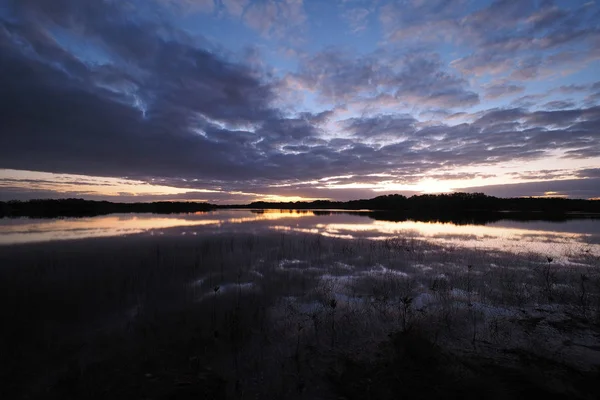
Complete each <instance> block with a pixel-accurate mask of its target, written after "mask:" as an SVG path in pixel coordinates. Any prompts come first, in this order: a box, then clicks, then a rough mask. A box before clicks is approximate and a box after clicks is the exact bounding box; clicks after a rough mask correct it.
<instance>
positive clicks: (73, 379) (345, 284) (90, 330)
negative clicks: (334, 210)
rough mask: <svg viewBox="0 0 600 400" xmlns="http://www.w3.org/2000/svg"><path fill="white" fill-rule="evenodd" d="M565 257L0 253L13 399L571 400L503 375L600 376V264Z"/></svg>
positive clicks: (224, 240) (323, 244)
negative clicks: (517, 395)
mask: <svg viewBox="0 0 600 400" xmlns="http://www.w3.org/2000/svg"><path fill="white" fill-rule="evenodd" d="M566 257H567V258H566V260H567V261H569V262H568V263H567V264H561V262H559V261H558V260H554V259H553V260H549V259H548V256H546V255H544V254H531V253H526V252H524V253H522V254H519V253H508V252H500V251H489V250H467V249H461V248H458V247H456V246H454V247H442V246H437V245H433V244H430V243H427V242H425V241H421V240H418V239H416V238H397V239H388V240H381V241H370V240H355V241H350V240H342V239H333V238H325V237H322V236H312V235H295V234H272V235H262V236H256V235H248V234H235V235H233V234H231V235H221V236H212V237H193V238H192V237H185V238H182V237H168V236H165V237H161V238H153V239H147V238H146V239H143V238H141V237H130V238H127V239H125V240H124V239H116V238H115V239H94V240H85V241H73V242H68V243H60V244H54V243H47V244H36V245H27V246H12V247H3V248H0V265H1V267H0V312H1V315H2V316H3V321H4V324H3V328H2V330H0V355H1V358H2V360H4V362H3V363H2V366H1V367H0V377H1V378H2V383H3V385H2V387H1V388H0V397H2V398H20V397H22V398H25V397H27V398H67V397H70V398H91V399H93V398H114V397H115V396H118V397H123V396H129V397H131V398H144V397H148V398H150V397H151V398H161V397H165V398H169V397H170V398H180V397H181V398H192V397H195V398H319V397H320V398H328V396H329V397H333V398H336V397H337V396H345V397H346V398H369V396H370V398H396V397H397V396H398V394H399V393H403V394H405V395H407V394H411V395H413V396H415V395H419V396H421V395H422V396H421V397H423V396H425V395H428V396H434V397H435V396H436V395H443V394H444V393H448V391H450V393H454V394H456V395H461V396H465V397H467V398H469V396H471V398H474V397H477V396H475V394H481V395H483V394H485V383H490V382H491V384H493V386H494V387H499V388H501V389H502V390H508V391H510V390H513V389H514V388H513V387H512V386H511V385H517V384H521V385H524V387H527V388H529V389H531V390H532V391H534V389H537V390H539V391H544V390H550V392H552V393H554V392H556V391H557V390H558V392H560V393H563V392H564V390H563V391H561V390H562V389H560V388H559V389H560V390H559V389H556V388H550V389H548V388H547V387H545V386H544V385H540V384H538V383H536V384H533V383H531V382H529V381H527V382H525V383H523V382H522V381H519V380H518V379H517V381H518V382H517V381H514V382H513V381H512V380H510V379H508V378H507V381H501V382H499V381H498V379H497V378H495V376H496V375H495V373H496V372H498V371H496V370H494V368H497V369H499V371H500V373H501V374H505V375H506V376H512V375H511V374H513V375H514V374H517V375H518V374H519V373H521V372H522V369H521V362H522V360H523V357H529V358H528V359H529V360H530V361H531V360H534V361H535V362H534V361H531V362H532V363H533V364H532V365H533V366H532V368H533V370H536V371H537V370H538V369H539V370H540V371H541V372H540V373H542V372H543V370H544V368H547V363H549V362H550V361H547V360H551V362H552V363H555V364H556V365H555V364H552V365H553V367H552V371H553V373H555V372H556V371H557V370H558V372H556V373H557V374H559V375H560V376H561V377H562V378H561V379H563V378H564V380H565V382H567V383H568V382H569V379H571V378H572V377H573V376H575V375H577V376H579V377H581V376H584V377H587V376H588V375H589V374H593V372H589V371H591V370H593V368H594V365H596V364H597V363H598V364H600V357H599V355H600V348H599V347H598V345H597V338H598V333H599V331H600V329H599V326H598V324H599V323H600V317H599V316H600V311H599V309H600V270H599V269H600V256H599V255H597V254H594V253H593V252H589V251H587V252H586V251H585V249H582V251H580V252H578V251H575V250H573V251H572V252H571V253H570V254H568V255H566ZM540 360H541V361H540ZM544 360H546V361H544ZM493 365H496V367H494V366H493ZM498 365H500V366H498ZM494 371H495V372H494ZM573 371H575V372H573ZM582 374H583V375H582ZM586 374H588V375H586ZM518 376H519V379H529V378H530V376H529V375H527V376H526V377H525V378H522V375H518ZM511 379H512V378H511ZM578 379H579V378H578ZM586 379H587V378H586ZM590 379H591V378H590ZM481 382H484V384H481ZM585 382H587V381H585ZM585 382H584V383H585ZM463 384H464V385H466V386H465V387H467V388H470V389H469V390H471V392H469V391H467V392H465V391H464V390H463V389H460V387H461V386H460V385H463ZM357 385H358V386H360V387H357ZM428 385H429V386H432V385H433V386H432V387H429V386H428ZM436 385H437V386H436ZM464 385H463V386H464ZM565 385H566V383H565ZM580 386H581V388H580V389H578V390H579V391H577V390H575V392H572V391H568V395H570V396H575V397H577V396H578V395H582V396H583V395H589V393H590V390H592V389H590V388H591V386H589V387H588V386H586V384H582V385H580ZM569 387H570V386H569ZM529 389H528V390H529ZM565 390H566V389H565ZM569 390H571V389H569ZM420 391H421V392H420ZM550 392H549V393H550ZM419 393H420V394H419ZM502 393H504V392H502ZM507 393H508V392H507ZM565 393H567V392H565ZM185 396H188V397H185ZM360 396H363V397H360ZM364 396H366V397H364ZM419 396H417V397H419ZM507 397H510V396H509V395H506V396H504V395H501V396H499V397H498V398H507Z"/></svg>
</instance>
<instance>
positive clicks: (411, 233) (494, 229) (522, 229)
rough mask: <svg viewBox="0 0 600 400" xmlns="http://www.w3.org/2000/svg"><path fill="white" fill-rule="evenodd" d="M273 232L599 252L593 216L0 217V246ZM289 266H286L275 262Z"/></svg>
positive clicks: (599, 230)
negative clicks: (478, 220) (469, 221)
mask: <svg viewBox="0 0 600 400" xmlns="http://www.w3.org/2000/svg"><path fill="white" fill-rule="evenodd" d="M272 231H279V232H289V233H300V234H320V235H322V236H326V237H334V238H341V239H376V240H383V239H390V238H400V239H422V240H427V241H431V242H434V243H438V244H442V245H451V246H460V247H471V248H478V249H496V250H506V249H507V248H510V249H511V251H536V252H544V253H546V254H553V255H555V256H558V255H560V254H561V253H564V251H566V250H567V248H568V247H569V246H572V245H573V244H581V245H583V244H586V245H588V247H590V249H591V250H592V251H594V252H595V253H600V222H599V221H598V220H577V221H567V222H565V223H556V222H543V221H542V222H540V221H535V222H531V223H530V222H513V221H500V222H496V223H493V224H488V225H454V224H452V223H436V222H420V221H400V222H393V221H382V220H374V219H371V218H368V214H364V213H360V214H359V213H352V212H348V213H328V214H325V215H322V214H319V213H315V212H312V211H300V212H296V211H293V210H291V211H290V210H283V211H280V210H264V211H260V212H257V211H252V210H218V211H214V212H204V213H193V214H170V215H152V214H114V215H108V216H99V217H92V218H65V219H48V220H45V219H44V220H42V219H25V218H18V219H0V244H11V243H27V242H40V241H50V240H61V239H77V238H91V237H103V236H124V235H129V234H142V233H146V234H150V235H155V234H158V235H162V234H169V235H174V234H176V235H192V236H194V235H212V234H232V233H252V234H257V235H260V234H262V233H266V232H272ZM281 267H283V268H290V267H292V266H283V265H282V266H281Z"/></svg>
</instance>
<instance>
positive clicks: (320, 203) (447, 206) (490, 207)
mask: <svg viewBox="0 0 600 400" xmlns="http://www.w3.org/2000/svg"><path fill="white" fill-rule="evenodd" d="M218 208H247V209H312V210H325V209H340V210H373V211H384V212H387V216H388V218H390V217H391V218H395V219H392V220H399V218H411V219H415V218H417V219H428V220H431V219H432V218H438V219H440V218H447V219H449V220H451V221H457V220H458V221H460V220H461V219H463V220H467V221H470V220H477V219H479V220H482V221H489V220H492V221H494V220H496V221H497V220H499V219H503V218H505V217H506V213H507V212H508V213H511V218H517V219H542V218H543V219H551V220H561V219H565V218H567V216H568V217H569V218H571V217H572V216H573V215H572V214H577V213H579V214H600V200H582V199H563V198H498V197H492V196H486V195H485V194H483V193H452V194H437V195H419V196H412V197H405V196H402V195H387V196H379V197H375V198H373V199H368V200H351V201H345V202H341V201H329V200H316V201H312V202H288V203H269V202H254V203H250V204H242V205H221V206H218V205H214V204H209V203H195V202H156V203H111V202H108V201H89V200H82V199H62V200H29V201H8V202H0V217H49V218H52V217H61V216H68V217H78V216H95V215H103V214H110V213H189V212H198V211H210V210H214V209H218ZM381 215H384V214H381ZM519 215H520V216H519Z"/></svg>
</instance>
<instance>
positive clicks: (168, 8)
mask: <svg viewBox="0 0 600 400" xmlns="http://www.w3.org/2000/svg"><path fill="white" fill-rule="evenodd" d="M0 110H1V112H0V200H12V199H19V200H26V199H31V198H65V197H79V198H85V199H93V200H98V199H102V200H110V201H123V202H130V201H158V200H160V201H163V200H178V201H209V202H211V203H246V202H251V201H256V200H267V201H298V200H313V199H332V200H350V199H359V198H371V197H375V196H378V195H382V194H390V193H400V194H404V195H407V196H410V195H413V194H421V193H446V192H452V191H466V192H483V193H486V194H488V195H494V196H500V197H517V196H564V197H571V198H598V197H600V5H599V4H598V3H596V2H594V1H577V0H569V1H567V0H519V1H516V0H495V1H489V0H397V1H393V0H331V1H326V0H52V1H47V0H0Z"/></svg>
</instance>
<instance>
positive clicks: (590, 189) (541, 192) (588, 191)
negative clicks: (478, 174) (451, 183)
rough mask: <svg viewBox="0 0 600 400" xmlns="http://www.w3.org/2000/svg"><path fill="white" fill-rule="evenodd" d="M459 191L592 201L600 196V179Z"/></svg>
mask: <svg viewBox="0 0 600 400" xmlns="http://www.w3.org/2000/svg"><path fill="white" fill-rule="evenodd" d="M457 190H458V191H464V192H468V193H477V192H483V193H485V194H487V195H490V196H498V197H528V196H546V195H547V194H548V193H551V194H552V195H553V196H556V195H567V196H569V197H573V198H584V199H591V198H597V197H599V196H600V179H598V178H593V179H569V180H551V181H542V182H527V183H515V184H508V185H490V186H481V187H470V188H459V189H457Z"/></svg>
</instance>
